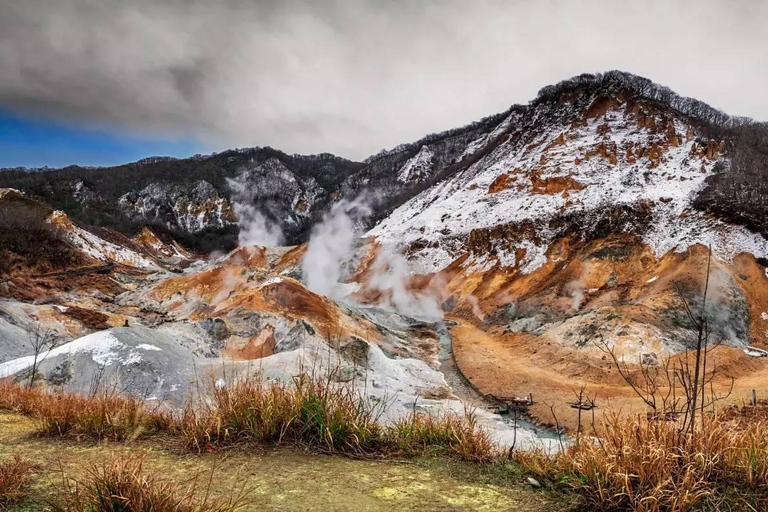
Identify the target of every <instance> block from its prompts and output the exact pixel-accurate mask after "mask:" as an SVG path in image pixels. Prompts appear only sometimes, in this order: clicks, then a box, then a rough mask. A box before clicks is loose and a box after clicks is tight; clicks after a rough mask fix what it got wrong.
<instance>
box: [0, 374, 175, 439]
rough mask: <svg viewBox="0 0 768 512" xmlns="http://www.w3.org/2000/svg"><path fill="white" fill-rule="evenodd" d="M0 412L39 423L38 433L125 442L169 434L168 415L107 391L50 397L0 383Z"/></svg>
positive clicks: (42, 393)
mask: <svg viewBox="0 0 768 512" xmlns="http://www.w3.org/2000/svg"><path fill="white" fill-rule="evenodd" d="M0 408H2V409H7V410H12V411H15V412H19V413H21V414H26V415H29V416H32V417H35V418H37V419H38V420H39V421H40V428H39V430H40V433H41V434H44V435H49V436H73V437H83V438H92V439H108V440H112V441H125V440H129V439H135V438H137V437H139V436H141V435H144V434H148V433H153V432H158V431H161V430H172V428H173V426H174V420H173V418H172V415H171V414H170V413H168V412H166V411H162V410H160V409H148V408H147V407H146V405H145V403H144V402H143V401H142V400H139V399H137V398H134V397H129V396H118V395H117V394H115V393H111V392H108V391H104V392H100V393H96V394H94V395H92V396H81V395H72V394H64V393H56V394H50V393H47V392H45V391H44V390H42V389H40V388H29V387H22V386H19V385H18V384H16V383H14V382H12V381H11V380H7V379H6V380H3V381H0Z"/></svg>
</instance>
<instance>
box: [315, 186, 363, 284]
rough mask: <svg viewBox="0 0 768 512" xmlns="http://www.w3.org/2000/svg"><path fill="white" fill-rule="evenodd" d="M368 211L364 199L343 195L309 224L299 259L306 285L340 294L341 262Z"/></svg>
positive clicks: (343, 261) (346, 259)
mask: <svg viewBox="0 0 768 512" xmlns="http://www.w3.org/2000/svg"><path fill="white" fill-rule="evenodd" d="M370 214H371V208H370V207H369V206H368V205H367V204H366V203H365V201H364V200H363V199H361V198H357V199H354V200H352V201H348V200H346V199H342V200H341V201H339V202H338V203H336V204H334V205H333V206H332V207H331V209H330V211H329V212H328V213H326V214H325V216H324V217H323V220H322V221H321V222H320V223H318V224H316V225H315V226H314V227H313V228H312V233H311V234H310V237H309V245H308V247H307V252H306V254H305V255H304V259H303V260H302V263H301V264H302V273H303V277H304V282H305V283H306V285H307V288H309V289H310V290H312V291H313V292H315V293H319V294H321V295H325V296H327V297H332V298H341V296H342V295H343V287H342V286H341V285H340V281H341V276H342V269H343V266H344V263H345V262H347V261H348V260H349V259H350V258H351V257H352V252H353V244H354V241H355V238H356V237H357V234H358V231H359V230H360V228H361V227H362V226H361V223H362V221H363V220H364V219H365V218H366V217H368V215H370Z"/></svg>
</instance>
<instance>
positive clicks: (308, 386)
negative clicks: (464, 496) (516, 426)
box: [0, 375, 497, 462]
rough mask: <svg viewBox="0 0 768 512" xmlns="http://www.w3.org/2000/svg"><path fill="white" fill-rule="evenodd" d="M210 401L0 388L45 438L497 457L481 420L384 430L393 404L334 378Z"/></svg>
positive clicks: (246, 388)
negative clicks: (152, 403) (161, 401)
mask: <svg viewBox="0 0 768 512" xmlns="http://www.w3.org/2000/svg"><path fill="white" fill-rule="evenodd" d="M205 396H206V397H207V399H206V400H197V401H195V402H189V403H188V404H187V405H186V407H185V408H184V410H183V411H182V412H180V413H172V412H169V411H166V410H161V409H147V407H146V406H145V404H144V402H142V401H141V400H139V399H137V398H132V397H125V396H117V395H115V394H111V393H98V394H95V395H92V396H79V395H69V394H61V393H59V394H49V393H46V392H45V391H43V390H41V389H37V388H31V389H30V388H28V387H21V386H19V385H18V384H15V383H13V382H11V381H8V380H6V381H3V382H0V409H9V410H13V411H16V412H19V413H22V414H26V415H29V416H32V417H35V418H37V419H39V421H40V425H39V433H40V434H42V435H47V436H54V437H60V436H72V437H78V438H89V439H99V440H101V439H106V440H112V441H127V440H133V439H136V438H138V437H140V436H142V435H151V434H154V433H160V432H162V433H165V434H169V435H172V436H178V437H180V438H181V439H182V440H183V441H184V443H185V444H186V445H187V446H188V447H189V448H190V449H193V450H198V451H203V450H208V449H212V448H217V447H224V446H228V445H232V444H237V443H244V442H245V443H247V442H255V443H273V444H289V445H301V446H305V447H309V448H311V449H314V450H317V451H321V452H325V453H342V454H347V455H354V456H369V455H370V456H384V455H404V456H417V455H420V454H424V453H435V452H439V453H444V454H448V455H450V456H454V457H457V458H461V459H464V460H470V461H481V462H484V461H490V460H492V459H493V458H494V457H495V456H496V454H497V449H496V448H495V446H494V445H493V443H492V442H491V440H490V437H489V435H488V433H487V432H486V431H485V430H484V429H483V428H482V427H481V426H479V425H478V424H477V421H476V418H475V415H474V413H473V412H471V411H468V412H467V413H466V414H464V415H457V414H446V415H443V416H440V417H433V416H430V415H427V414H422V413H418V412H413V413H411V414H410V415H408V416H406V417H404V418H402V419H401V420H400V421H397V422H395V423H394V424H391V425H382V424H381V423H380V422H379V419H380V416H381V414H382V413H383V411H384V408H385V405H383V404H381V403H374V402H372V401H370V400H366V399H365V398H363V397H361V396H360V395H359V394H358V392H357V391H356V390H355V389H354V388H350V387H347V386H344V385H339V384H336V383H334V382H333V381H332V379H331V378H325V379H321V378H317V377H312V376H308V375H300V376H298V377H296V378H295V379H294V381H293V382H292V383H290V384H288V385H283V384H281V385H272V384H265V383H264V382H263V381H262V380H261V379H260V378H258V377H254V378H250V379H241V380H237V381H235V382H233V383H232V384H230V385H227V386H225V387H217V386H215V385H213V382H211V385H210V390H209V391H208V392H207V393H205Z"/></svg>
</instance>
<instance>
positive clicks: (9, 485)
mask: <svg viewBox="0 0 768 512" xmlns="http://www.w3.org/2000/svg"><path fill="white" fill-rule="evenodd" d="M35 468H36V465H35V464H33V463H31V462H30V461H28V460H26V459H24V458H23V457H21V456H20V455H14V456H13V457H12V458H11V459H8V460H5V461H2V462H0V508H6V507H8V506H10V505H13V504H14V503H16V502H18V501H19V500H21V499H23V498H24V497H26V496H27V492H26V488H27V487H28V486H29V484H30V483H31V482H32V472H33V470H34V469H35Z"/></svg>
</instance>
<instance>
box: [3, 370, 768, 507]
mask: <svg viewBox="0 0 768 512" xmlns="http://www.w3.org/2000/svg"><path fill="white" fill-rule="evenodd" d="M377 407H378V406H376V405H372V404H369V403H367V402H366V401H365V400H362V399H360V397H359V396H358V395H357V394H355V392H354V391H352V390H350V389H348V388H344V387H340V386H337V385H333V384H332V383H331V381H330V380H329V381H322V380H314V379H309V378H304V377H301V378H297V379H296V380H295V381H294V383H293V384H292V385H291V386H266V385H263V384H261V383H260V381H258V380H253V381H250V380H243V381H238V382H237V383H234V384H231V385H229V386H226V387H220V388H214V389H212V390H211V394H210V395H209V399H208V400H205V401H202V402H200V403H198V404H197V405H193V404H190V405H188V406H187V407H186V408H185V409H184V411H182V412H176V413H171V412H168V411H164V410H161V409H154V410H153V409H147V406H146V405H145V403H144V402H142V401H140V400H138V399H135V398H131V397H120V396H116V395H110V394H108V393H107V394H104V393H101V394H94V395H92V396H78V395H67V394H49V393H46V392H45V391H43V390H41V389H36V388H28V387H21V386H19V385H17V384H14V383H12V382H9V381H5V382H0V409H4V410H7V411H10V412H12V413H14V414H16V415H17V416H13V417H14V418H16V421H17V422H18V421H21V420H19V418H22V417H23V416H22V415H26V416H27V417H29V419H27V420H25V421H27V423H26V425H27V426H26V433H25V435H26V436H27V438H25V439H22V440H23V441H24V440H25V442H27V443H36V444H35V445H34V449H33V448H30V449H21V450H20V451H12V452H11V451H9V453H8V456H7V457H6V458H5V459H2V458H0V480H1V479H2V475H3V474H8V475H9V478H8V479H7V487H8V488H9V489H10V492H9V497H10V499H9V500H7V501H13V499H16V500H17V501H18V498H19V497H23V495H24V493H25V492H26V491H25V489H26V488H27V487H29V484H28V482H29V478H28V477H29V474H30V473H32V472H33V471H32V468H33V467H35V466H37V465H40V466H46V467H50V465H51V463H52V462H55V461H56V460H58V458H60V457H61V454H62V453H66V450H67V449H68V448H60V449H58V448H57V447H59V446H62V447H71V448H75V450H76V451H77V450H80V451H82V447H83V446H90V447H93V448H94V449H96V448H97V449H98V450H101V451H99V452H97V453H96V455H93V454H92V453H91V457H92V458H91V459H88V457H87V456H86V455H84V454H85V453H86V452H87V450H86V451H82V454H78V453H74V452H73V453H72V455H71V459H72V464H73V468H75V473H76V474H75V476H69V475H68V474H67V470H66V469H63V468H62V469H61V470H60V477H61V478H60V482H59V485H58V488H59V489H62V488H63V489H65V490H67V489H69V491H68V492H65V493H64V495H60V499H61V500H63V501H64V502H65V503H66V505H63V506H59V508H56V506H54V509H53V510H75V511H77V510H83V511H88V512H100V511H103V512H113V511H114V512H117V511H127V512H130V511H134V510H136V511H138V510H141V511H153V512H231V511H234V510H241V509H243V505H245V504H246V500H245V497H244V494H243V493H245V492H246V491H248V493H250V491H252V489H251V488H250V487H249V486H248V485H246V484H249V480H248V479H244V478H243V477H244V475H245V474H250V475H251V476H252V477H253V478H254V479H256V481H254V482H253V483H254V484H256V488H258V487H259V479H261V478H264V474H263V472H262V471H259V472H255V473H254V472H252V465H253V464H254V459H253V457H254V455H253V454H254V453H257V454H261V455H263V454H264V453H266V452H265V450H274V447H275V446H281V447H290V448H291V449H293V450H295V449H297V448H299V449H302V450H305V451H306V452H312V453H315V454H316V455H315V456H314V459H315V460H324V461H326V462H327V463H328V464H329V465H330V467H326V468H325V469H324V471H328V472H329V473H328V474H327V475H326V474H322V475H320V474H311V475H308V480H306V481H305V480H304V476H303V475H302V473H303V471H299V473H296V472H295V469H296V468H294V463H293V462H292V461H283V463H282V464H281V465H280V466H278V467H270V468H268V469H267V470H266V471H268V472H269V476H268V477H269V478H275V475H290V476H289V477H288V478H289V480H288V481H287V482H286V484H287V485H289V486H290V487H292V488H293V489H292V493H302V492H304V491H303V490H302V489H304V486H306V488H307V489H315V488H316V486H317V484H318V483H319V482H327V486H328V487H330V488H332V489H333V492H334V493H339V494H340V495H339V496H334V499H338V500H342V502H344V503H345V504H344V505H340V506H339V508H338V510H345V509H358V508H362V507H361V506H352V505H351V503H347V502H345V501H344V500H346V499H347V498H348V497H349V496H348V495H347V494H346V493H345V491H344V488H345V487H350V488H354V487H355V482H357V483H360V482H363V483H366V484H367V483H372V484H374V485H377V484H380V483H381V482H380V480H379V479H378V478H377V476H376V471H375V470H374V471H371V472H370V473H367V474H368V475H369V476H370V477H371V479H368V478H369V477H368V476H362V477H361V476H360V475H359V474H358V473H359V471H360V468H367V469H366V470H365V471H367V470H368V469H370V468H368V466H367V465H369V464H374V465H378V467H379V468H380V469H381V470H384V469H383V468H388V469H393V468H395V467H399V466H402V465H406V466H405V469H403V470H402V471H401V472H400V473H399V475H398V477H397V480H398V481H399V482H400V484H402V485H403V486H404V487H402V486H400V485H396V486H385V487H381V488H379V490H378V491H377V493H378V494H376V496H375V497H376V498H377V499H382V500H387V499H400V498H402V497H404V496H406V497H407V496H412V495H414V492H415V493H416V494H419V493H420V492H421V491H424V493H426V494H425V495H423V496H420V497H419V498H418V500H414V506H416V503H417V502H420V503H419V505H418V507H419V508H420V509H422V510H423V509H425V507H426V509H429V508H430V507H432V506H434V507H435V509H436V510H452V509H461V508H462V507H463V505H464V504H465V502H463V501H462V499H464V498H467V499H468V496H467V495H466V494H464V491H467V492H469V494H470V495H472V496H475V498H477V499H480V501H481V502H477V501H472V500H474V499H475V498H472V499H471V500H470V501H471V502H472V505H471V506H469V507H468V508H471V509H486V510H495V509H497V507H496V505H498V503H497V502H495V501H494V500H495V497H497V494H498V493H499V492H500V491H498V490H495V491H494V493H496V494H494V496H495V497H494V499H493V500H491V502H486V501H485V498H488V497H489V495H487V494H483V493H484V492H485V490H487V489H485V490H483V491H477V489H475V488H474V487H472V485H470V484H466V483H459V482H456V481H454V483H453V485H454V487H452V489H453V491H451V492H453V493H454V494H455V493H457V492H458V493H459V495H458V496H456V497H454V498H451V499H453V501H450V500H449V501H448V502H447V504H446V501H445V499H443V498H440V496H450V494H451V492H448V490H447V489H445V488H443V487H442V485H443V483H444V481H445V480H446V478H448V479H451V478H453V479H454V480H456V477H455V476H450V475H447V474H445V472H446V471H448V472H449V473H450V468H454V469H455V468H463V472H462V476H461V477H460V478H459V480H460V481H461V480H463V481H465V482H471V481H477V480H478V478H480V479H481V480H482V478H484V477H482V475H486V476H488V475H495V478H496V479H497V480H496V481H497V482H498V485H499V487H500V488H504V489H507V490H509V492H511V490H512V489H517V491H516V492H522V493H524V494H525V493H527V494H525V497H524V499H523V500H521V501H518V502H512V503H507V504H506V505H504V506H503V507H501V509H502V510H509V509H511V510H515V509H516V510H546V507H547V499H548V496H549V497H552V496H553V495H555V494H557V497H558V501H559V503H557V504H556V505H555V507H556V508H554V509H553V510H567V509H568V508H569V507H570V506H571V505H572V503H573V502H574V501H575V498H578V500H579V501H580V505H581V506H582V507H584V508H585V509H586V510H617V511H619V510H621V511H623V510H633V511H643V512H645V511H648V512H655V511H667V510H671V511H686V510H745V511H758V510H768V424H766V423H765V421H764V420H763V419H762V418H761V417H760V416H754V415H752V416H749V417H748V416H745V415H743V414H738V415H732V417H728V415H726V414H721V415H719V416H717V417H708V416H707V417H704V418H703V422H702V424H701V427H698V428H696V429H693V430H687V431H682V430H681V429H680V428H679V425H678V424H677V423H676V422H666V421H662V422H657V421H648V420H647V419H645V418H640V417H636V418H628V417H622V416H619V415H609V416H608V418H609V419H608V421H606V422H604V424H603V425H601V426H599V427H597V430H596V432H595V434H596V437H582V438H581V442H577V443H574V444H570V445H568V446H565V447H564V449H563V450H562V451H560V452H559V453H556V454H546V453H542V452H536V451H531V452H522V451H517V452H512V453H507V452H505V451H503V450H501V449H500V447H498V446H495V445H494V444H493V442H492V441H491V439H490V437H489V435H488V433H487V432H486V431H485V430H484V429H483V428H482V427H479V426H478V425H477V424H476V422H475V420H474V416H473V415H472V414H471V413H468V414H466V415H464V416H456V415H453V416H443V417H440V418H432V417H430V416H427V415H423V414H419V413H412V414H410V415H409V416H406V417H405V418H403V419H401V420H400V421H399V422H397V423H395V424H390V425H382V424H380V423H379V422H378V421H377V420H378V409H377ZM22 423H23V422H22ZM11 430H13V429H11ZM33 434H34V435H35V436H36V437H35V438H30V437H29V436H30V435H33ZM1 442H2V438H0V443H1ZM83 442H85V443H89V444H87V445H83V444H77V443H83ZM93 443H100V444H98V445H94V444H93ZM13 444H14V443H11V445H13ZM16 444H17V445H18V442H17V443H16ZM30 446H32V445H30ZM44 447H48V450H49V451H50V448H51V447H54V448H53V449H54V450H57V449H58V451H57V452H56V455H54V456H53V458H52V457H51V456H47V457H45V456H40V455H39V453H38V454H37V455H35V451H37V452H40V450H42V449H44ZM105 447H111V448H109V450H112V451H123V452H124V453H122V454H118V456H117V457H115V456H108V452H105V451H104V450H105ZM127 450H138V453H137V454H135V455H132V456H129V455H128V452H127ZM272 453H280V454H282V456H285V453H288V452H282V451H281V452H274V451H273V452H272ZM293 453H296V452H293ZM318 453H321V454H337V455H347V456H351V457H354V458H355V459H359V460H357V461H354V462H353V461H351V460H350V459H342V458H339V457H334V458H328V457H323V456H322V455H317V454H318ZM158 454H160V455H158ZM2 455H3V453H2V451H0V456H2ZM17 455H18V456H21V457H23V458H24V462H23V463H22V462H20V461H19V459H15V458H11V457H10V456H14V457H15V456H17ZM243 457H245V458H244V459H243ZM218 459H224V460H227V461H232V460H239V461H240V462H239V464H240V466H239V468H232V469H230V470H226V469H224V466H218V467H214V466H213V462H214V461H216V460H218ZM402 459H406V460H407V462H405V461H402ZM396 460H400V461H401V462H398V463H395V462H393V461H396ZM424 460H433V461H434V460H437V461H439V464H438V466H435V467H433V468H430V469H429V472H430V473H431V472H432V471H437V472H439V473H441V474H440V475H439V476H438V475H432V474H429V475H428V476H427V477H425V478H423V479H419V480H418V481H416V482H413V481H411V480H412V476H413V475H412V474H411V473H410V471H414V474H418V473H420V472H421V471H422V470H424V467H423V464H424V462H423V461H424ZM186 461H195V463H196V464H198V466H196V469H195V470H194V471H191V473H190V472H186V473H182V474H178V471H177V468H180V467H184V465H185V462H186ZM204 461H208V462H207V464H208V466H200V464H201V463H203V462H204ZM342 461H344V462H342ZM374 461H375V462H374ZM512 461H514V462H512ZM313 463H314V461H313ZM347 464H352V465H356V464H359V465H360V466H355V467H344V466H345V465H347ZM300 465H301V464H300ZM420 465H421V466H420ZM337 466H338V467H337ZM372 467H373V466H372ZM24 468H26V469H24ZM83 468H85V469H83ZM438 468H439V469H438ZM83 471H85V473H83ZM228 471H232V473H231V476H232V479H231V481H230V482H225V481H223V480H220V479H221V478H222V477H223V475H226V474H227V473H228ZM249 471H251V472H250V473H249ZM340 471H346V472H345V473H344V476H341V474H340V473H339V472H340ZM365 471H363V473H364V474H365ZM78 472H79V473H80V474H81V475H80V476H78V474H77V473H78ZM203 474H208V475H209V477H208V484H207V485H205V486H204V487H205V490H204V491H203V492H201V481H202V480H201V475H203ZM82 475H84V476H82ZM500 475H501V476H500ZM530 475H535V476H536V478H537V479H538V482H536V484H537V486H538V485H539V483H543V484H545V488H547V489H548V490H547V491H533V490H532V489H531V488H530V487H526V486H525V485H523V486H522V487H520V486H521V484H523V483H524V477H527V476H530ZM193 476H195V477H196V478H193ZM214 479H217V481H216V483H215V485H214ZM433 479H437V480H433ZM226 483H228V484H230V485H225V484H226ZM235 484H239V485H240V487H239V488H236V487H237V485H235ZM3 486H4V482H3V481H0V501H2V500H3V496H2V489H3ZM339 486H341V488H339ZM211 489H215V490H216V491H215V492H214V493H213V494H216V493H218V496H214V495H212V494H211V493H210V492H209V491H210V490H211ZM317 491H319V489H317ZM433 491H434V494H433ZM504 492H507V491H504ZM478 493H479V494H478ZM277 494H278V495H280V494H281V493H279V492H278V493H277ZM502 494H503V493H502ZM266 495H268V496H269V499H270V500H271V499H273V497H272V492H267V493H266ZM291 496H292V495H291ZM318 496H319V495H317V494H316V493H315V494H314V495H313V498H311V499H313V500H314V499H319V498H318ZM480 496H484V497H480ZM241 498H242V499H241ZM369 498H370V496H369ZM421 500H426V501H421ZM457 500H458V501H457ZM128 503H130V506H127V505H126V504H128ZM147 503H148V504H149V505H147ZM247 503H250V504H251V505H252V504H253V502H251V501H247ZM310 503H311V504H308V503H303V504H302V506H301V507H299V508H300V509H313V508H315V505H314V503H315V502H314V501H312V502H310ZM494 503H495V504H494ZM389 505H392V508H399V509H406V510H407V506H406V505H407V504H406V503H389ZM249 506H250V505H249ZM537 507H539V508H537ZM541 507H545V508H543V509H542V508H541ZM278 508H280V509H290V506H289V505H286V504H285V503H283V504H282V505H281V507H278ZM366 508H370V507H367V506H366ZM385 508H386V507H385ZM251 509H254V510H263V509H265V507H264V506H263V504H261V503H259V504H258V505H255V508H251ZM326 509H328V508H327V507H326ZM331 509H333V508H331Z"/></svg>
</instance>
